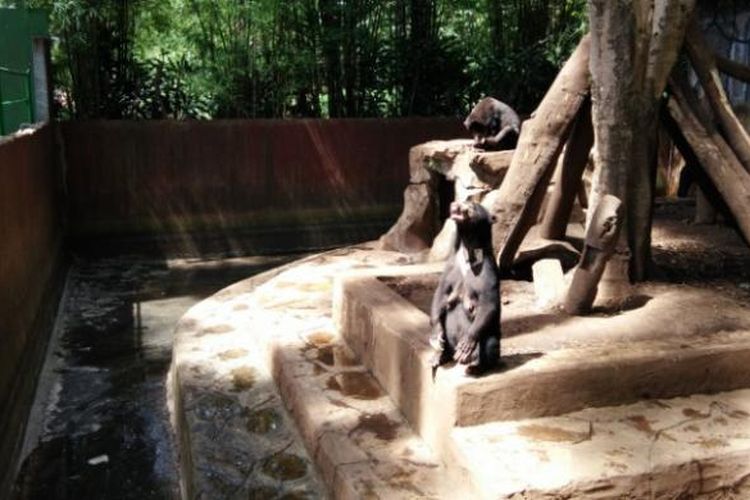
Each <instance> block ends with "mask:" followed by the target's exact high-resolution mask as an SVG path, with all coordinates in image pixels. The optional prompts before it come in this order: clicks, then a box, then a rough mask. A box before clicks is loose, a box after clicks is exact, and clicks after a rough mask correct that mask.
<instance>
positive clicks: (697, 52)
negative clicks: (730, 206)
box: [685, 21, 750, 172]
mask: <svg viewBox="0 0 750 500" xmlns="http://www.w3.org/2000/svg"><path fill="white" fill-rule="evenodd" d="M685 47H686V48H687V53H688V56H689V57H690V61H691V62H692V63H693V68H694V69H695V73H696V75H698V80H700V82H701V86H702V87H703V90H704V91H705V92H706V97H707V98H708V102H709V103H710V104H711V109H713V112H714V114H715V115H716V118H717V119H718V121H719V124H720V125H721V128H722V130H723V131H724V134H725V135H726V139H727V142H728V143H729V146H731V148H732V150H734V152H735V153H736V154H737V158H738V159H739V160H740V163H741V164H742V166H743V167H744V168H745V170H747V171H748V172H750V135H748V133H747V130H745V127H743V126H742V123H741V122H740V120H739V119H738V118H737V115H735V114H734V110H733V109H732V104H731V103H730V102H729V98H728V97H727V94H726V92H724V87H723V85H722V83H721V77H720V76H719V70H718V69H717V67H716V61H715V60H714V57H713V53H712V52H711V51H710V50H709V48H708V45H707V44H706V41H705V39H704V37H703V33H702V32H701V30H700V27H699V26H698V25H697V24H696V22H695V21H693V22H692V23H691V24H690V27H689V28H688V36H686V37H685Z"/></svg>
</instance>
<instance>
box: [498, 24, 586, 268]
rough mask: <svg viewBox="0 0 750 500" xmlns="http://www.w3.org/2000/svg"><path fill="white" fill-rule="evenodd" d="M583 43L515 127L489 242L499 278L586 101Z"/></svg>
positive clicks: (534, 213)
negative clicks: (515, 139) (518, 131)
mask: <svg viewBox="0 0 750 500" xmlns="http://www.w3.org/2000/svg"><path fill="white" fill-rule="evenodd" d="M588 59H589V37H588V36H586V37H584V38H583V39H582V40H581V42H580V43H579V44H578V48H576V50H575V51H574V52H573V55H571V56H570V59H568V61H567V62H566V63H565V66H564V67H563V68H562V70H561V71H560V73H559V74H558V75H557V78H556V79H555V81H554V82H553V83H552V86H551V87H550V89H549V91H547V94H546V95H545V96H544V99H543V100H542V102H541V103H540V104H539V107H538V108H537V109H536V111H535V112H534V114H533V115H532V117H531V118H529V119H528V120H526V121H525V122H524V123H523V126H522V127H521V136H520V137H519V140H518V146H517V147H516V152H515V154H514V155H513V160H512V161H511V164H510V168H509V169H508V173H507V174H506V176H505V179H504V180H503V183H502V184H501V185H500V189H499V192H498V196H497V202H496V203H495V205H494V207H493V210H492V211H493V214H494V215H495V217H496V222H495V224H493V226H492V242H493V245H494V248H495V251H496V252H497V254H498V266H499V267H500V272H501V273H503V274H507V273H508V272H509V271H510V268H511V266H512V264H513V258H514V257H515V255H516V252H517V251H518V247H519V245H520V244H521V242H522V241H523V238H524V236H526V233H527V232H528V230H529V228H530V227H531V226H532V225H533V223H534V221H535V220H536V217H537V214H538V212H539V207H540V205H541V202H542V199H543V195H544V192H545V190H546V188H547V184H548V183H549V180H550V177H551V176H552V172H553V169H554V167H555V163H556V161H557V157H558V156H559V154H560V150H561V149H562V147H563V144H565V141H566V140H567V138H568V136H569V134H570V131H571V128H572V125H573V122H574V120H575V117H576V115H577V114H578V111H579V110H580V108H581V105H582V104H583V102H584V100H585V99H586V98H587V96H588V88H589V75H588Z"/></svg>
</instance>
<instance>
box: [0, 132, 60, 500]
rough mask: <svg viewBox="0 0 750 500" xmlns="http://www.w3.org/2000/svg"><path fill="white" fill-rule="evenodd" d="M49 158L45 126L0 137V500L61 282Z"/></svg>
mask: <svg viewBox="0 0 750 500" xmlns="http://www.w3.org/2000/svg"><path fill="white" fill-rule="evenodd" d="M55 157H56V156H55V148H54V134H53V131H52V129H51V128H50V127H49V126H43V127H42V128H40V129H38V130H36V131H35V132H33V133H30V134H25V135H21V136H16V137H10V138H6V139H0V343H1V345H0V497H3V492H5V491H7V488H8V482H9V481H10V477H9V476H10V475H11V474H12V473H13V471H14V464H13V463H12V461H13V460H14V457H15V455H16V453H15V452H16V451H17V450H18V448H19V446H20V445H21V440H22V438H23V430H24V427H25V422H26V417H27V413H28V410H29V407H30V405H31V402H32V399H33V392H34V388H35V385H36V378H37V374H38V370H39V368H40V366H41V362H42V359H43V356H44V348H45V346H46V343H47V339H48V338H49V331H50V327H51V325H52V322H53V318H54V314H55V311H56V308H57V303H58V298H59V293H60V290H61V288H62V282H63V278H62V267H63V266H62V264H61V263H62V258H61V256H62V238H63V234H62V232H63V231H62V224H61V217H60V213H61V205H60V197H59V192H60V191H59V188H60V176H59V172H58V170H57V166H56V162H55Z"/></svg>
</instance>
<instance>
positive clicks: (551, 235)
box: [539, 99, 594, 240]
mask: <svg viewBox="0 0 750 500" xmlns="http://www.w3.org/2000/svg"><path fill="white" fill-rule="evenodd" d="M593 145H594V129H593V126H592V124H591V100H590V99H589V100H587V101H586V103H585V104H584V106H583V107H582V108H581V112H580V113H579V114H578V118H577V119H576V122H575V125H574V127H573V130H572V132H571V133H570V138H569V139H568V143H567V145H566V146H565V156H563V160H562V163H561V165H560V166H559V167H558V169H557V170H556V171H555V189H554V191H552V193H551V194H550V198H549V202H548V203H547V210H546V213H545V214H544V219H543V220H542V223H541V228H540V231H539V234H540V235H541V237H542V238H547V239H550V240H561V239H563V238H564V237H565V232H566V230H567V227H568V220H569V219H570V213H571V211H572V210H573V203H574V202H575V199H576V196H577V195H578V193H579V191H580V189H581V178H582V177H583V171H584V170H586V165H587V164H588V161H589V152H590V151H591V147H592V146H593Z"/></svg>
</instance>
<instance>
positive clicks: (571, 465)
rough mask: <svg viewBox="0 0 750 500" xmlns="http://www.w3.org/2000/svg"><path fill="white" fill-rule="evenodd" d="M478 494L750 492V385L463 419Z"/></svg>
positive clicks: (453, 459)
mask: <svg viewBox="0 0 750 500" xmlns="http://www.w3.org/2000/svg"><path fill="white" fill-rule="evenodd" d="M445 459H446V462H447V463H448V464H449V465H450V466H452V467H455V468H457V469H461V470H462V471H463V477H464V479H465V480H466V481H467V482H469V483H471V484H472V485H473V486H474V487H475V488H476V491H477V494H478V496H477V498H485V499H500V498H529V499H532V498H576V499H605V498H612V499H614V498H618V499H619V498H656V499H666V498H670V499H672V498H705V499H714V498H738V499H739V498H750V390H738V391H732V392H725V393H719V394H715V395H710V396H709V395H696V396H690V397H686V398H675V399H660V400H650V401H642V402H638V403H635V404H631V405H623V406H612V407H604V408H595V409H586V410H583V411H579V412H575V413H570V414H567V415H562V416H557V417H548V418H540V419H530V420H520V421H507V422H494V423H489V424H483V425H479V426H474V427H457V428H456V429H454V430H453V431H452V432H451V436H450V444H449V446H448V450H447V452H446V455H445Z"/></svg>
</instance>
